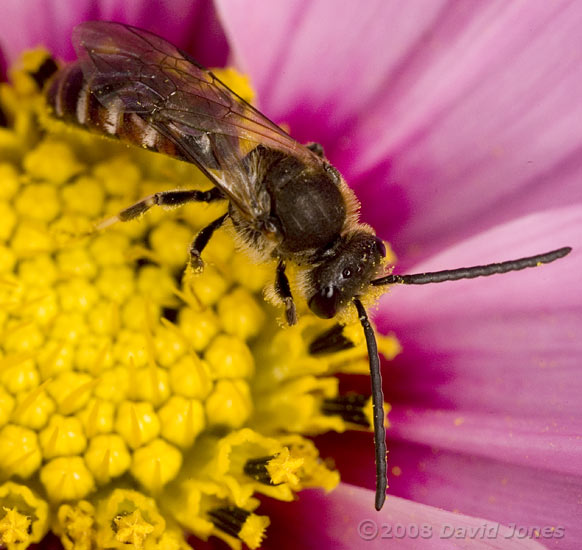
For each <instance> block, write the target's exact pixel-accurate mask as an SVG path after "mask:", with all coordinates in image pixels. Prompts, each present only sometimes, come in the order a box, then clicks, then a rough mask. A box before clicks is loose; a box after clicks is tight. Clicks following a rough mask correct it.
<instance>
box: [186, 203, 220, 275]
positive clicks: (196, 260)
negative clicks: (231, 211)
mask: <svg viewBox="0 0 582 550" xmlns="http://www.w3.org/2000/svg"><path fill="white" fill-rule="evenodd" d="M227 218H228V213H226V214H223V215H222V216H220V217H219V218H216V219H215V220H214V221H213V222H210V223H209V224H208V225H207V226H206V227H204V228H203V229H201V230H200V231H199V232H198V235H196V237H195V238H194V240H193V241H192V244H191V245H190V266H191V267H192V269H194V271H201V270H202V269H204V261H203V260H202V258H201V256H200V255H201V254H202V251H203V250H204V249H205V248H206V245H207V244H208V241H209V240H210V238H211V237H212V235H213V234H214V232H215V231H216V230H217V229H218V228H219V227H222V225H223V224H224V222H225V221H226V219H227Z"/></svg>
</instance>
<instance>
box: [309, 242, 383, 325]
mask: <svg viewBox="0 0 582 550" xmlns="http://www.w3.org/2000/svg"><path fill="white" fill-rule="evenodd" d="M385 256H386V247H385V246H384V243H383V242H382V241H381V240H380V239H378V237H376V236H375V235H373V234H371V233H368V232H366V231H355V232H353V233H351V234H348V235H346V236H345V237H342V239H341V242H340V243H339V245H338V246H337V247H335V248H334V252H333V254H331V255H330V256H329V257H327V258H325V260H324V261H323V262H322V263H320V264H318V265H317V267H315V268H314V269H313V270H312V271H311V272H310V274H309V277H310V285H309V286H310V287H311V288H312V289H313V292H314V293H313V295H312V296H311V297H310V298H309V309H311V311H313V313H315V315H317V316H318V317H322V318H324V319H330V318H332V317H335V315H336V314H337V313H338V312H339V311H341V310H342V309H343V308H344V306H345V305H346V304H348V303H349V302H351V300H352V299H353V298H354V297H356V296H358V295H359V294H361V293H362V292H364V291H365V290H366V289H367V288H368V287H369V285H370V281H371V280H372V279H373V278H374V277H375V276H376V275H377V272H378V267H379V266H380V264H381V263H382V259H383V258H384V257H385Z"/></svg>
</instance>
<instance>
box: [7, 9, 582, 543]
mask: <svg viewBox="0 0 582 550" xmlns="http://www.w3.org/2000/svg"><path fill="white" fill-rule="evenodd" d="M249 4H252V3H248V2H238V3H232V2H224V3H222V2H218V3H217V6H218V11H219V16H220V20H221V21H222V23H223V25H224V28H225V29H226V34H227V36H228V39H229V44H230V47H231V49H232V53H233V55H234V57H235V59H237V61H238V65H239V66H240V67H241V68H242V69H243V70H244V71H245V72H247V73H248V74H250V75H251V80H252V82H253V85H254V86H255V88H256V89H257V91H258V94H259V98H260V105H261V107H262V109H263V110H264V112H266V113H267V114H268V115H269V116H270V117H271V118H273V119H275V120H277V121H281V122H286V123H287V124H289V126H290V128H291V131H292V133H293V135H294V136H295V137H297V138H298V139H300V140H303V141H307V140H316V141H320V142H322V143H323V145H324V148H325V150H326V154H327V155H328V156H329V158H330V159H331V160H332V162H334V164H336V165H337V166H338V168H340V170H341V171H342V172H343V173H344V175H345V176H346V178H347V180H348V181H349V182H350V184H352V185H353V186H354V188H355V189H356V192H357V194H358V196H359V198H360V199H361V200H362V204H363V215H364V219H365V220H366V221H368V222H370V223H372V224H373V225H374V226H375V228H376V229H377V230H378V232H379V234H380V236H382V237H383V238H386V239H388V240H389V241H391V242H392V243H393V245H394V248H395V250H396V253H397V254H398V256H399V270H400V269H406V270H408V269H410V270H411V269H412V268H414V270H415V271H420V270H429V269H431V270H432V269H442V268H450V267H456V266H459V265H466V264H468V265H471V264H475V263H486V262H488V261H494V260H498V259H503V258H505V257H507V258H511V257H519V256H521V255H528V254H530V253H536V252H541V251H544V250H546V249H548V250H549V249H551V248H556V247H558V246H562V245H570V246H573V247H574V252H573V253H572V255H571V256H570V257H569V258H568V259H567V261H566V260H564V261H562V262H558V263H556V264H554V265H552V266H547V267H544V268H543V270H531V272H524V273H518V274H517V273H516V274H511V275H506V276H504V277H503V278H492V279H490V280H487V279H483V280H479V281H466V282H458V283H455V286H454V287H451V290H454V292H450V293H447V295H446V296H442V293H443V291H444V290H446V287H445V288H443V287H438V286H437V287H433V288H431V287H426V288H423V289H416V288H414V289H408V288H398V289H394V290H393V291H392V292H390V294H389V295H388V296H386V297H385V298H384V299H383V300H382V302H381V306H380V311H379V314H378V316H377V319H378V323H379V325H380V327H381V328H383V329H384V330H394V331H395V332H396V333H397V334H398V338H399V340H400V341H401V342H402V345H403V352H402V354H401V356H400V358H398V359H396V360H395V361H394V362H392V363H390V364H389V365H387V366H386V367H385V368H384V376H385V395H386V397H387V399H388V400H389V401H390V402H391V404H392V406H393V410H392V412H391V415H390V426H391V427H390V429H389V431H388V436H389V448H390V455H389V457H390V463H391V465H392V466H393V472H392V476H391V482H390V484H391V492H392V493H393V494H394V495H396V496H394V497H392V498H389V499H388V501H387V503H386V508H385V512H383V514H384V515H380V516H376V515H375V514H374V513H373V512H372V511H371V506H370V505H369V503H370V502H371V501H372V498H371V495H369V494H367V492H368V491H367V490H364V489H357V488H356V487H357V486H360V487H362V486H364V487H369V486H370V485H371V476H372V475H373V467H372V464H371V454H370V453H366V452H363V447H364V445H368V446H369V441H368V440H366V441H365V442H364V441H360V439H361V438H360V437H358V435H357V434H351V435H350V436H348V435H345V434H343V435H342V436H341V439H339V438H335V437H329V436H325V437H324V438H318V441H317V443H318V446H319V447H320V448H322V449H324V450H323V454H324V456H325V455H328V454H331V455H333V456H334V458H335V460H336V463H337V465H338V467H339V469H340V471H341V473H342V477H343V479H344V482H348V484H349V485H348V484H345V485H342V486H341V487H340V489H338V490H337V491H335V492H334V493H331V494H330V495H327V496H325V497H321V496H320V495H319V494H318V493H316V492H313V493H307V492H305V493H303V494H302V497H301V499H300V500H299V501H298V502H297V503H294V504H287V503H285V504H283V505H281V506H280V507H274V506H271V507H269V506H266V507H267V508H268V509H269V510H270V512H269V515H270V517H271V519H272V521H273V523H274V524H276V525H277V526H278V529H275V530H272V531H271V532H270V533H269V539H268V541H271V542H268V543H267V544H274V545H275V544H277V542H279V541H281V544H279V545H278V546H277V547H279V548H282V547H284V544H283V543H285V542H286V541H287V542H288V541H289V540H293V543H294V545H297V546H301V545H304V546H309V545H312V546H316V545H318V546H320V545H322V544H323V543H328V544H329V542H330V541H334V547H336V548H339V547H342V545H343V546H345V547H361V546H363V544H364V543H362V537H361V536H360V535H361V534H362V533H360V535H359V534H358V531H357V526H358V524H360V525H363V524H361V523H359V522H360V521H361V520H362V521H363V520H367V519H370V518H371V519H372V520H374V521H375V524H376V525H377V526H379V527H382V523H386V524H388V523H390V524H391V525H396V524H401V525H404V526H405V527H406V528H407V529H408V527H407V526H409V525H411V524H414V525H418V524H419V523H420V524H424V523H427V524H429V525H430V526H432V527H433V530H432V531H431V536H430V537H427V538H426V539H423V538H414V537H413V536H408V535H409V532H408V531H405V533H404V538H401V537H400V536H399V537H394V538H399V539H400V540H398V541H397V542H398V543H399V546H400V547H404V548H406V547H410V548H417V547H418V545H419V544H420V542H419V541H420V540H422V541H423V543H424V542H426V544H427V545H428V544H431V545H432V546H434V547H441V546H442V547H445V546H446V547H450V546H451V545H452V544H453V542H452V541H455V542H456V541H457V538H455V537H452V538H446V537H439V536H438V535H439V534H441V533H443V528H444V527H443V526H445V525H449V526H450V525H452V526H457V527H460V528H461V527H469V526H473V527H475V526H479V525H481V524H483V521H484V520H483V519H480V518H484V519H486V520H488V521H489V522H490V523H491V524H493V523H494V522H500V523H502V524H504V525H506V526H509V527H506V529H509V530H510V531H511V529H512V527H511V526H512V525H513V526H514V528H515V531H514V532H513V535H511V532H510V531H507V530H502V535H506V536H501V535H497V536H496V537H495V538H494V539H493V541H491V540H489V539H487V537H478V536H475V537H470V536H469V535H468V534H467V533H465V534H464V535H463V533H462V532H461V533H460V535H459V539H460V542H459V544H461V542H463V543H464V542H467V543H468V542H471V543H473V544H474V546H475V547H479V546H481V547H487V544H489V543H491V544H497V545H498V547H507V548H511V547H518V545H521V547H531V548H534V547H539V543H537V542H534V541H529V540H528V539H527V538H525V539H524V537H523V536H520V532H521V531H519V530H518V529H517V528H525V529H526V531H527V530H528V529H529V528H530V527H539V528H540V532H539V534H538V536H539V539H540V541H541V542H542V543H545V544H547V545H548V546H550V545H552V546H553V545H556V546H558V547H561V548H576V547H577V544H578V540H579V539H580V534H581V533H580V527H579V526H578V523H577V522H576V517H577V515H579V506H580V504H579V499H578V492H579V485H580V467H579V464H580V456H579V455H580V452H579V451H580V445H579V444H577V442H578V440H579V434H580V425H579V420H578V418H579V417H580V405H579V403H580V400H579V398H578V396H579V393H580V391H579V390H580V382H581V380H582V377H581V376H580V374H579V369H578V363H579V361H578V359H579V357H580V352H579V346H578V343H577V338H576V335H577V333H578V332H579V327H580V321H581V315H580V305H581V304H580V292H578V285H577V278H575V274H576V273H577V270H576V266H577V265H578V264H577V263H576V262H579V258H580V256H579V255H578V254H577V253H576V250H577V249H579V246H580V231H579V227H580V222H581V221H582V220H581V212H580V206H579V205H580V198H581V196H580V194H581V189H582V187H581V186H580V185H579V181H580V171H581V154H580V143H581V140H580V138H581V136H580V125H579V124H578V122H577V121H578V120H579V118H580V116H579V115H580V113H579V110H580V108H581V107H580V101H579V97H578V95H579V94H578V93H577V90H578V88H579V82H580V77H581V74H580V71H581V70H582V69H581V67H582V64H580V59H579V55H580V54H579V52H580V51H581V50H580V34H579V32H578V29H579V26H580V19H581V15H582V13H581V10H580V8H579V7H578V5H577V4H575V3H571V4H568V3H565V2H555V3H542V2H536V3H528V4H527V5H524V4H518V3H511V4H505V3H495V2H493V3H483V4H482V5H481V4H479V5H478V6H475V5H472V4H471V5H467V6H464V5H459V4H456V3H455V4H447V5H441V4H440V3H432V4H430V7H428V6H427V5H426V4H420V3H407V4H401V3H399V4H398V5H394V4H392V3H390V2H386V1H385V0H380V1H378V2H373V1H372V2H368V3H366V4H365V5H362V3H358V4H357V5H356V4H353V5H351V6H342V7H341V8H339V7H338V6H337V5H336V3H333V4H330V3H328V2H324V1H321V2H311V3H302V2H296V3H293V4H291V3H288V4H285V5H280V4H272V5H270V4H269V5H268V4H265V3H261V4H260V9H259V8H258V7H257V4H255V5H254V6H249ZM198 5H200V4H197V6H198ZM18 9H19V11H17V13H22V14H24V16H25V17H26V12H25V11H23V10H22V8H18ZM170 11H171V10H170ZM249 14H252V16H251V17H249ZM90 15H93V14H90ZM113 15H115V16H116V17H122V16H123V14H121V15H120V14H113ZM113 15H111V16H113ZM158 19H160V18H159V17H158ZM4 20H5V21H11V22H12V21H14V19H12V18H10V17H7V18H4ZM185 20H186V21H188V19H187V18H185ZM34 21H40V22H41V23H42V22H44V21H43V18H40V17H36V18H35V19H34ZM126 21H128V22H130V23H133V24H138V25H141V26H148V24H147V20H145V19H140V18H139V17H131V16H130V17H129V18H128V19H126ZM18 28H26V26H25V25H20V26H19V27H18ZM176 28H178V29H182V30H183V29H185V28H187V25H186V24H184V25H178V26H177V27H176ZM153 30H156V29H155V28H153ZM7 32H8V31H6V32H5V31H4V30H2V31H1V32H0V36H1V37H5V36H9V34H7ZM68 34H69V31H68V29H67V30H64V31H63V29H62V28H60V29H59V32H57V33H52V37H53V39H55V38H56V39H57V40H64V37H66V36H68ZM22 36H24V37H25V38H26V36H25V34H24V33H23V34H22ZM169 37H170V36H169ZM170 38H171V37H170ZM174 41H176V42H179V40H174ZM258 41H260V47H257V42H258ZM194 53H196V52H195V51H194ZM379 198H382V199H384V200H379ZM556 283H558V284H556ZM423 293H424V294H423ZM577 329H578V330H577ZM366 383H367V382H366ZM346 384H348V382H346V381H345V380H342V385H346ZM352 385H353V384H352ZM362 437H363V436H362ZM399 497H402V498H399ZM439 508H445V509H448V510H450V511H455V512H460V513H462V514H464V515H460V514H459V515H451V514H449V513H446V512H443V511H442V510H440V509H439ZM291 514H293V516H292V517H294V518H300V519H301V522H302V523H301V525H302V526H303V528H302V529H296V528H295V525H296V524H297V523H296V521H297V519H294V521H293V522H291V521H289V520H288V518H289V517H291ZM324 514H325V515H324ZM323 517H325V521H323ZM345 517H350V518H353V519H352V520H350V521H348V522H345V521H344V520H343V518H345ZM290 525H293V526H294V527H293V531H288V532H286V531H285V529H286V528H287V529H288V528H289V526H290ZM544 527H548V528H549V531H542V529H543V528H544ZM552 529H553V530H552ZM365 533H366V532H364V536H367V535H366V534H365ZM381 534H386V535H389V534H390V533H388V532H387V529H384V530H383V531H379V532H378V533H377V536H376V538H375V540H374V542H366V543H365V544H366V546H369V547H374V544H377V545H378V547H385V546H388V543H390V542H391V541H388V540H386V539H385V538H384V539H383V538H381ZM393 534H395V532H394V533H393ZM413 534H414V533H412V535H413ZM445 534H446V533H445ZM285 537H286V538H285ZM526 537H527V533H526ZM318 543H319V544H318ZM406 545H408V546H406ZM427 547H428V546H427Z"/></svg>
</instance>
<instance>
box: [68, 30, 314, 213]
mask: <svg viewBox="0 0 582 550" xmlns="http://www.w3.org/2000/svg"><path fill="white" fill-rule="evenodd" d="M73 43H74V45H75V49H76V51H77V54H78V57H79V62H80V64H81V67H82V70H83V74H84V77H85V79H86V80H87V82H88V85H89V88H90V89H91V91H92V92H93V94H94V95H95V96H96V97H97V98H98V100H99V101H100V102H101V103H102V104H103V105H105V106H106V107H111V108H117V109H119V108H120V105H121V109H122V111H123V112H124V113H135V114H137V115H138V116H140V117H142V118H143V119H144V120H145V121H146V122H147V123H148V124H149V125H151V126H152V127H153V128H155V129H156V130H157V131H158V132H159V133H160V134H162V135H164V136H165V137H166V138H167V139H170V140H172V141H173V142H174V143H175V144H176V145H177V146H178V147H179V148H180V150H181V151H182V152H183V153H184V155H185V156H186V157H187V158H188V159H189V160H190V161H191V162H193V163H194V164H196V165H197V166H198V167H199V168H201V169H202V170H203V172H204V173H205V174H206V175H207V176H208V177H209V178H210V179H211V180H212V181H213V182H214V183H215V185H217V186H218V187H219V188H220V189H221V190H222V191H224V192H225V193H226V195H227V196H228V197H229V198H230V199H231V200H232V201H233V202H234V203H235V205H236V206H237V207H238V208H239V209H240V210H242V212H243V213H245V214H246V215H247V216H248V217H251V218H252V217H257V216H260V215H261V214H265V213H268V212H264V210H265V208H268V201H265V200H264V199H265V197H264V196H261V189H258V186H257V183H256V178H253V177H251V174H250V171H249V167H248V166H247V165H245V163H244V162H243V161H244V159H245V157H246V155H247V154H248V153H249V152H250V151H251V150H253V149H254V148H256V147H257V146H258V145H264V146H265V147H267V148H271V149H276V150H279V151H282V152H284V153H286V154H288V155H292V156H295V157H299V158H302V159H303V160H304V161H305V162H320V159H319V158H318V157H317V156H316V155H315V154H314V153H312V151H310V150H309V149H308V148H307V147H305V146H303V145H301V144H299V143H298V142H297V141H295V140H294V139H293V138H292V137H291V136H289V135H288V134H287V133H285V132H284V131H283V130H282V129H281V128H280V127H279V126H277V125H276V124H275V123H274V122H271V121H270V120H269V119H268V118H267V117H265V116H264V115H262V114H261V113H260V112H259V111H257V110H256V109H255V108H254V107H252V106H251V105H250V104H249V103H247V102H246V101H245V100H244V99H242V98H241V97H239V96H238V95H237V94H236V93H234V92H233V91H232V90H231V89H230V88H228V86H226V85H225V84H224V83H222V82H221V81H220V80H219V79H218V78H217V77H216V76H215V75H214V74H212V72H211V71H209V70H208V69H205V68H204V67H202V66H201V65H199V64H198V63H197V62H196V61H195V60H194V59H192V58H191V57H190V56H188V54H186V53H184V52H183V51H181V50H179V49H178V48H176V47H175V46H173V45H172V44H170V43H169V42H166V41H165V40H164V39H162V38H160V37H159V36H156V35H154V34H151V33H149V32H147V31H143V30H140V29H136V28H134V27H130V26H127V25H122V24H120V23H113V22H105V21H91V22H87V23H82V24H81V25H78V26H77V27H76V28H75V30H74V32H73ZM247 164H248V163H247ZM263 195H264V191H263Z"/></svg>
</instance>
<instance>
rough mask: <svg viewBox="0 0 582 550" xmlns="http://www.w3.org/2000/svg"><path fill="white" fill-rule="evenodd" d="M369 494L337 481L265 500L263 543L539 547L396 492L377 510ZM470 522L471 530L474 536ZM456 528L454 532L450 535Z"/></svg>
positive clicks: (272, 546)
mask: <svg viewBox="0 0 582 550" xmlns="http://www.w3.org/2000/svg"><path fill="white" fill-rule="evenodd" d="M373 500H374V494H373V491H369V490H366V489H361V488H358V487H354V486H352V485H346V484H341V485H340V486H339V487H338V488H337V489H336V490H335V491H334V492H332V493H331V494H329V495H326V494H324V493H323V492H321V491H315V490H310V491H302V492H301V493H300V494H299V500H298V501H297V502H294V503H276V502H272V501H269V502H265V505H264V506H262V507H261V508H260V509H261V510H263V509H264V510H265V512H266V513H268V514H269V515H270V516H271V519H272V524H273V525H274V526H276V529H272V530H271V531H269V532H268V537H267V539H266V541H265V543H264V544H263V546H262V548H264V549H265V550H272V549H275V548H277V549H281V550H285V549H296V548H333V549H334V550H343V549H346V550H347V549H349V550H353V549H355V548H362V549H363V548H370V549H373V548H378V549H380V548H382V549H384V548H398V549H400V550H407V549H411V550H416V549H418V548H426V549H431V550H433V549H435V550H436V549H441V548H442V549H451V548H473V549H476V550H477V549H483V550H485V549H493V548H497V549H507V550H509V549H516V550H517V549H532V550H533V549H541V548H543V546H542V545H541V544H539V543H538V542H536V541H534V540H529V539H519V538H517V537H514V536H511V535H512V531H511V530H509V529H508V528H507V527H502V526H499V525H498V524H497V523H495V522H487V521H485V520H483V519H479V518H474V517H469V516H463V515H460V514H455V513H451V512H446V511H444V510H439V509H437V508H432V507H430V506H425V505H422V504H418V503H415V502H411V501H408V500H404V499H401V498H398V497H389V498H388V499H387V500H386V504H385V505H384V508H383V509H382V511H381V512H376V511H375V510H374V509H373V504H372V503H373ZM470 528H473V529H474V530H475V531H474V532H473V533H474V534H473V536H471V535H470V534H469V531H468V530H469V529H470ZM455 529H457V534H458V535H459V536H458V537H456V536H452V535H453V534H454V533H455ZM463 529H464V530H465V532H464V533H463V532H462V531H461V530H463ZM487 529H488V530H487Z"/></svg>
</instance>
